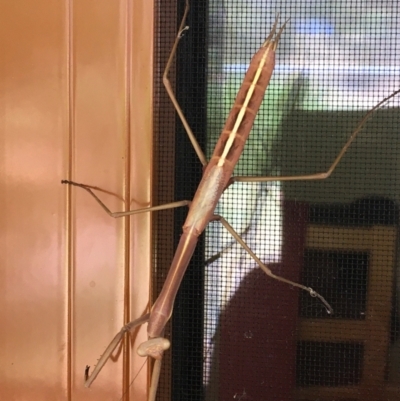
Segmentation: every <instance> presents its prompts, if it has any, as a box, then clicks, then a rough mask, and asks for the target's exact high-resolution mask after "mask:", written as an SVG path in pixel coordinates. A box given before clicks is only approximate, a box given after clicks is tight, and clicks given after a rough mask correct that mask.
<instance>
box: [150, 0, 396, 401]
mask: <svg viewBox="0 0 400 401" xmlns="http://www.w3.org/2000/svg"><path fill="white" fill-rule="evenodd" d="M183 8H184V2H182V1H180V2H179V4H178V6H177V8H176V6H175V4H173V2H167V3H166V2H159V4H158V21H159V34H158V38H159V43H158V52H157V54H156V56H157V57H156V58H157V65H158V68H159V70H158V72H159V74H158V75H161V73H162V70H163V68H164V66H165V63H166V58H167V57H168V54H169V51H170V49H171V46H172V41H173V37H174V35H175V33H176V30H177V26H178V24H179V21H180V17H181V16H182V13H183ZM399 11H400V10H399V6H398V5H397V2H372V1H368V2H365V1H363V2H362V1H355V0H350V1H337V2H332V1H331V2H323V1H303V2H298V1H284V2H282V1H280V2H276V1H270V2H266V1H260V0H253V1H251V0H249V1H246V2H244V1H239V0H229V1H222V0H209V1H208V2H200V1H193V2H192V4H191V10H190V14H189V18H188V21H187V24H188V25H189V26H190V29H189V31H187V32H186V33H185V35H184V37H183V38H182V40H181V42H180V44H179V50H178V55H177V64H176V69H175V68H174V70H173V71H172V73H171V78H172V81H173V86H174V87H175V88H176V89H175V91H176V93H177V97H178V100H179V102H180V104H181V106H182V109H183V111H184V113H185V115H186V117H187V119H188V121H189V123H190V125H191V127H192V129H193V131H194V133H195V135H196V137H197V138H198V140H199V142H200V144H201V146H202V148H203V149H204V151H205V152H206V154H207V156H208V157H209V156H210V154H211V153H212V151H213V148H214V146H215V143H216V141H217V139H218V137H219V135H220V132H221V128H222V127H223V125H224V122H225V118H226V116H227V115H228V113H229V110H230V108H231V106H232V104H233V102H234V99H235V95H236V92H237V90H238V88H239V86H240V83H241V81H242V79H243V76H244V74H245V72H246V70H247V68H248V65H249V62H250V60H251V57H252V55H253V54H254V53H255V52H256V51H257V50H258V48H259V47H260V45H261V44H262V43H263V41H264V39H265V38H266V37H267V36H268V33H269V31H270V29H271V27H272V25H273V22H274V20H275V18H276V16H277V14H278V13H279V25H281V24H283V22H284V21H285V20H286V19H288V18H290V21H289V22H288V24H287V26H286V29H285V30H284V32H283V34H282V37H281V40H280V43H279V47H278V50H277V61H276V66H275V71H274V75H273V78H272V80H271V82H270V85H269V88H268V91H267V93H266V95H265V96H264V101H263V103H262V105H261V107H260V110H259V111H258V117H257V119H256V122H255V124H254V127H253V130H252V131H251V134H250V139H249V140H248V143H247V144H246V148H245V151H244V153H243V155H242V157H241V159H240V161H239V162H238V165H237V168H236V170H235V175H258V176H282V175H283V176H288V175H290V176H291V175H307V174H313V173H319V172H324V171H326V170H327V169H328V168H329V166H330V164H331V163H332V162H333V160H334V158H335V156H336V155H337V154H338V153H339V152H340V150H341V148H342V147H343V145H344V144H345V142H346V140H347V139H348V138H349V136H350V134H351V132H352V131H353V129H354V128H355V127H356V126H357V123H358V122H359V121H360V120H361V118H362V117H363V115H364V114H365V113H366V112H367V111H368V110H369V109H371V108H372V107H373V106H374V105H376V104H377V103H378V102H379V101H380V100H382V99H383V98H385V97H386V96H388V95H389V94H390V93H391V92H393V91H394V90H396V89H399V88H400V75H399V67H398V66H399V60H398V58H399V56H398V54H399V51H398V48H399V46H400V45H399V44H400V33H399V29H400V28H398V26H400V24H399V22H400V20H399V19H400V12H399ZM157 91H158V92H157V93H156V99H157V100H156V110H158V111H157V113H158V114H157V118H156V125H155V126H156V133H157V152H156V160H157V165H158V170H157V175H158V178H159V180H158V181H159V184H158V186H157V193H158V199H157V201H158V203H165V202H170V201H172V200H181V199H191V198H192V197H193V194H194V192H195V189H196V186H197V184H198V182H199V180H200V178H201V174H202V167H201V164H200V162H199V160H198V158H197V156H196V154H195V153H194V151H193V149H192V148H191V145H190V142H189V140H188V139H187V136H186V134H185V132H184V130H183V128H182V126H181V123H180V121H179V119H178V118H177V117H176V115H175V113H174V111H173V108H172V106H171V104H170V101H169V99H168V97H167V96H166V94H165V91H164V88H163V87H162V84H161V80H160V81H159V82H158V83H157ZM399 99H400V97H397V98H394V99H392V100H391V101H389V102H388V103H387V104H386V105H385V106H383V107H382V108H381V109H380V110H378V111H377V112H376V113H375V114H374V115H373V117H372V118H371V119H370V121H368V122H367V124H366V125H365V128H364V129H363V131H362V132H361V133H360V134H359V136H358V137H357V140H356V141H355V142H354V143H353V144H352V145H351V147H350V148H349V150H348V151H347V153H346V154H345V156H344V158H343V159H342V160H341V161H340V163H339V165H338V166H337V168H336V169H335V171H334V172H333V174H332V175H331V176H330V177H329V178H327V179H326V180H314V181H304V180H302V181H289V182H279V181H273V182H267V183H265V182H264V183H235V184H234V185H232V186H230V187H229V188H228V190H227V191H226V192H225V194H224V196H223V197H222V199H221V201H220V203H219V205H218V207H217V210H216V213H218V214H220V215H222V216H223V217H225V218H226V219H227V220H228V221H229V222H230V224H232V226H233V227H234V228H235V230H236V231H237V232H238V233H239V235H240V236H241V237H242V238H243V239H244V240H245V241H246V243H247V244H248V245H249V246H250V247H251V249H252V250H253V251H254V252H255V254H256V255H257V256H258V257H259V258H260V259H261V260H262V261H263V262H264V263H265V264H267V265H268V267H269V268H270V269H271V270H272V271H273V273H274V274H276V275H280V276H282V277H285V278H287V279H289V280H292V281H295V282H300V283H302V284H304V285H305V286H307V287H312V288H313V289H314V290H315V291H318V292H319V293H320V294H321V295H322V296H323V297H324V298H325V299H326V300H327V302H329V304H330V305H331V306H332V307H333V309H334V313H333V314H328V313H327V311H326V308H325V306H324V305H323V304H322V303H321V302H320V301H318V299H316V298H313V297H311V296H310V295H309V294H308V293H307V292H305V291H301V290H298V289H296V288H294V287H293V286H290V285H287V284H284V283H281V282H277V281H274V280H273V279H271V278H270V277H267V276H266V275H265V273H264V272H263V271H262V270H261V269H259V268H258V267H257V264H256V263H255V262H254V260H253V259H252V258H251V257H250V256H249V255H248V254H247V252H246V251H245V250H244V249H243V248H242V247H241V246H240V245H238V244H237V243H236V242H235V240H234V239H233V237H232V236H231V235H230V234H229V233H228V232H226V230H225V229H224V228H223V227H222V226H221V225H220V224H219V223H217V222H213V223H210V225H209V228H208V229H207V231H206V233H205V235H204V236H203V237H202V238H201V240H200V243H199V247H198V250H197V252H196V254H195V255H194V257H193V261H192V263H191V265H190V267H189V269H188V272H187V275H186V277H185V279H184V282H183V284H182V288H181V291H180V292H179V294H178V298H177V301H176V303H175V311H174V316H173V318H172V328H169V329H168V332H167V335H168V336H171V342H172V347H173V348H172V351H171V352H167V353H166V364H165V365H164V367H163V375H164V376H163V378H162V382H161V385H160V390H159V394H158V399H159V400H168V399H173V400H252V401H264V400H347V401H349V400H361V399H363V400H379V399H382V400H389V399H390V400H396V399H400V336H399V313H400V312H399V310H398V307H397V299H398V297H397V292H398V291H399V290H400V285H398V284H397V265H398V263H397V253H398V252H397V249H398V245H397V244H398V208H399V204H398V202H399V198H400V182H399V179H398V178H397V177H398V176H399V172H400V171H398V170H399V168H400V155H399V151H400V141H399V135H398V129H397V127H398V126H399V120H400V112H399V101H400V100H399ZM186 213H187V209H185V208H182V209H181V210H177V211H176V212H162V213H159V214H158V215H157V217H156V219H157V220H156V225H157V232H156V238H155V240H156V243H157V253H156V255H155V256H156V257H155V266H156V269H157V270H156V273H157V274H156V276H157V282H156V284H155V286H154V288H155V291H154V292H155V296H156V295H157V293H158V292H159V290H160V288H161V286H162V284H163V282H164V280H165V275H166V273H167V271H168V266H169V263H170V261H171V259H172V255H173V251H174V247H175V246H176V243H177V241H178V240H179V236H180V232H181V226H182V224H183V221H184V219H185V216H186ZM165 227H168V229H166V228H165Z"/></svg>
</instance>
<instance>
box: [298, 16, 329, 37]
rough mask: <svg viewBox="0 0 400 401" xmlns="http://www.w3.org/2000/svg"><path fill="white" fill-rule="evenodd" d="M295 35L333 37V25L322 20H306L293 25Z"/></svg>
mask: <svg viewBox="0 0 400 401" xmlns="http://www.w3.org/2000/svg"><path fill="white" fill-rule="evenodd" d="M294 29H295V33H296V34H308V35H320V34H323V35H334V34H335V27H334V25H333V24H332V23H331V22H329V21H328V20H326V19H324V18H307V19H303V20H297V21H295V23H294Z"/></svg>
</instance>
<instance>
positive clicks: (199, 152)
mask: <svg viewBox="0 0 400 401" xmlns="http://www.w3.org/2000/svg"><path fill="white" fill-rule="evenodd" d="M188 12H189V0H186V6H185V13H184V15H183V18H182V21H181V25H180V27H179V31H178V34H177V35H176V38H175V42H174V45H173V47H172V50H171V53H170V55H169V58H168V62H167V66H166V67H165V71H164V75H163V83H164V86H165V89H166V91H167V93H168V95H169V97H170V99H171V102H172V104H173V105H174V107H175V110H176V112H177V113H178V115H179V118H180V119H181V121H182V124H183V126H184V127H185V130H186V133H187V134H188V137H189V139H190V142H191V143H192V146H193V148H194V150H195V152H196V154H197V156H198V158H199V159H200V162H201V164H202V165H203V166H206V165H207V159H206V157H205V155H204V152H203V151H202V150H201V147H200V145H199V143H198V142H197V140H196V137H195V136H194V134H193V131H192V129H191V128H190V126H189V123H188V122H187V120H186V117H185V115H184V114H183V111H182V109H181V107H180V105H179V103H178V101H177V100H176V97H175V94H174V91H173V90H172V86H171V82H170V80H169V78H168V74H169V71H170V69H171V65H172V61H173V59H174V57H175V55H176V50H177V48H178V44H179V41H180V39H181V38H182V36H183V34H184V32H185V31H186V30H188V29H189V27H188V26H185V23H186V17H187V14H188Z"/></svg>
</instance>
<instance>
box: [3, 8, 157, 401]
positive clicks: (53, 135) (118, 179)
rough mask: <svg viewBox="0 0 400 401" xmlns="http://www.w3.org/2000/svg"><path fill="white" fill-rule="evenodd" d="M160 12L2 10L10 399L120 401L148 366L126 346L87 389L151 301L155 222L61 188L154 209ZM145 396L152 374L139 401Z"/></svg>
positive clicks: (139, 385)
mask: <svg viewBox="0 0 400 401" xmlns="http://www.w3.org/2000/svg"><path fill="white" fill-rule="evenodd" d="M153 6H154V5H153V2H152V1H150V0H135V1H133V0H116V1H108V0H84V1H64V2H63V1H49V0H36V1H35V2H32V1H28V0H18V1H7V2H2V4H1V5H0V43H1V44H0V49H1V54H2V60H1V62H0V66H1V67H0V127H1V128H0V130H1V132H0V149H1V158H0V178H1V191H0V207H1V212H0V216H1V217H0V218H1V225H0V228H1V229H0V235H1V237H0V238H1V242H0V244H1V245H0V246H1V248H0V254H1V256H0V258H1V259H0V260H1V266H0V305H1V308H0V321H1V330H0V398H1V399H4V400H18V401H19V400H41V401H42V400H85V401H88V400H96V401H101V400H113V401H114V400H118V399H120V398H121V396H122V394H123V392H124V389H125V388H126V387H127V385H128V384H129V382H130V381H131V379H132V378H133V376H134V375H135V374H136V372H137V371H138V370H139V369H140V367H141V366H142V364H143V362H144V360H143V359H142V358H139V357H136V353H135V346H133V347H132V346H131V345H129V344H128V346H127V347H124V348H123V349H122V351H121V354H120V355H119V356H118V358H117V360H116V361H110V362H109V363H108V364H107V366H106V367H105V368H104V371H102V372H101V374H100V375H99V377H98V379H97V380H96V381H95V382H94V384H93V387H92V389H90V390H88V389H85V388H84V387H83V380H84V369H85V366H86V365H87V364H88V365H92V367H93V365H94V364H95V362H96V361H97V359H98V358H99V356H100V354H101V352H102V351H103V350H104V349H105V347H106V345H107V344H108V342H109V341H110V340H111V338H112V337H113V335H114V334H115V333H116V332H117V331H118V330H119V329H120V327H121V325H122V324H123V323H124V321H129V320H131V319H134V318H136V317H138V316H140V315H141V314H142V313H143V312H144V311H145V309H146V307H147V305H148V298H149V287H150V285H149V280H150V277H149V274H150V273H149V272H150V262H151V260H150V254H151V252H150V238H151V235H150V216H149V215H148V214H143V215H140V216H136V217H132V218H126V219H119V220H114V219H112V218H110V217H108V216H107V215H106V214H105V213H104V212H103V211H102V210H101V209H100V208H99V207H98V206H97V205H96V204H95V203H94V201H93V200H92V199H90V198H89V197H88V196H87V194H86V193H84V192H83V191H79V190H77V189H75V188H72V189H71V188H68V187H66V186H63V185H61V183H60V181H61V179H63V178H70V179H74V180H76V181H79V182H84V183H88V184H92V185H95V186H97V187H100V188H102V189H105V190H108V191H110V192H112V193H114V194H115V196H114V195H107V194H102V195H101V196H102V198H103V199H104V201H105V202H106V203H107V205H109V207H110V208H111V209H112V210H123V209H124V208H126V209H128V208H129V209H133V208H137V207H145V206H147V205H149V202H150V197H151V193H150V188H151V184H152V181H151V172H152V171H151V169H152V167H151V166H152V156H151V155H152V113H153V110H152V91H153V88H152V82H153V76H152V74H153V67H152V59H153V58H152V55H153ZM124 199H125V201H123V200H124ZM145 338H146V333H145V328H144V330H141V331H140V333H139V335H138V337H137V339H136V344H137V343H138V342H139V341H142V340H143V339H145ZM146 387H147V369H146V368H144V369H143V370H142V373H141V375H140V377H139V378H138V379H136V381H135V384H134V385H133V386H132V388H131V393H130V399H135V400H145V399H146ZM128 395H129V394H126V396H125V399H128Z"/></svg>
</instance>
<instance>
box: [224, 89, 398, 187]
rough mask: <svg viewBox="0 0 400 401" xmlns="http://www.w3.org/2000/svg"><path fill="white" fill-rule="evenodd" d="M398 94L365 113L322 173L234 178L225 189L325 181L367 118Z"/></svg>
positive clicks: (395, 93)
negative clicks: (238, 184) (246, 184)
mask: <svg viewBox="0 0 400 401" xmlns="http://www.w3.org/2000/svg"><path fill="white" fill-rule="evenodd" d="M399 93H400V89H398V90H396V91H394V92H393V93H392V94H390V95H389V96H387V97H385V99H383V100H381V101H380V102H379V103H378V104H377V105H376V106H374V107H373V108H372V109H371V110H369V111H368V112H367V114H366V115H365V116H364V117H363V119H362V120H361V121H360V122H359V124H358V125H357V127H356V129H355V130H354V131H353V132H352V134H351V135H350V137H349V139H348V140H347V142H346V143H345V145H344V146H343V148H342V150H341V151H340V152H339V154H338V155H337V156H336V158H335V160H334V161H333V163H332V164H331V166H330V167H329V168H328V170H326V171H325V172H322V173H316V174H308V175H294V176H276V177H261V176H236V177H232V178H231V179H230V180H229V183H228V185H227V187H228V186H229V185H231V184H233V183H234V182H268V181H306V180H307V181H311V180H325V179H327V178H328V177H330V175H331V174H332V173H333V171H334V170H335V168H336V166H337V165H338V164H339V162H340V160H341V159H342V158H343V156H344V154H345V153H346V151H347V149H348V148H349V147H350V145H351V144H352V142H353V141H354V140H355V139H356V136H357V135H358V134H359V133H360V131H361V130H362V128H363V126H364V124H365V123H366V122H367V120H369V118H370V117H371V116H372V115H373V114H374V113H375V112H376V111H377V110H378V109H379V108H380V107H381V106H382V105H383V104H385V103H386V102H387V101H388V100H390V99H391V98H393V97H395V96H396V95H398V94H399Z"/></svg>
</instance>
